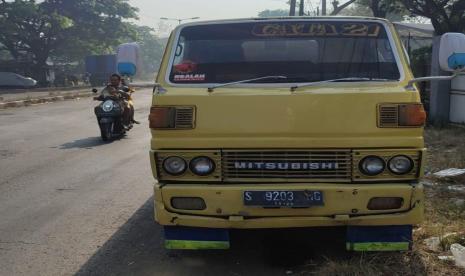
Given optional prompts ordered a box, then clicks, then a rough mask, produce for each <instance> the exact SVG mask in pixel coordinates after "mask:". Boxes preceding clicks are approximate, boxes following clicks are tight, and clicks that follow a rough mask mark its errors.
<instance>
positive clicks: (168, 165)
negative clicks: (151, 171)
mask: <svg viewBox="0 0 465 276" xmlns="http://www.w3.org/2000/svg"><path fill="white" fill-rule="evenodd" d="M163 169H164V170H165V171H166V172H167V173H169V174H171V175H181V174H183V173H184V172H185V171H186V169H187V164H186V161H184V159H182V158H181V157H178V156H171V157H168V158H166V159H165V161H163Z"/></svg>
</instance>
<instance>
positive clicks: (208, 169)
mask: <svg viewBox="0 0 465 276" xmlns="http://www.w3.org/2000/svg"><path fill="white" fill-rule="evenodd" d="M189 168H190V169H191V171H192V172H193V173H194V174H196V175H199V176H206V175H209V174H211V173H212V172H213V171H214V170H215V162H213V160H211V159H210V158H209V157H205V156H201V157H196V158H194V159H192V160H191V162H190V164H189Z"/></svg>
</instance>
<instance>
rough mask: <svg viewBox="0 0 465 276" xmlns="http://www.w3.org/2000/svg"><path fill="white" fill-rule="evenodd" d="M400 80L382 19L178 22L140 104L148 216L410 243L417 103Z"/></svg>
mask: <svg viewBox="0 0 465 276" xmlns="http://www.w3.org/2000/svg"><path fill="white" fill-rule="evenodd" d="M412 79H413V75H412V72H411V70H410V68H409V60H408V57H407V55H406V52H405V49H404V48H403V45H402V43H401V41H400V39H399V37H398V35H397V33H396V31H395V29H394V27H393V25H392V24H391V23H389V22H388V21H386V20H384V19H378V18H362V17H289V18H268V19H241V20H222V21H208V22H196V23H189V24H184V25H180V26H178V27H177V28H176V29H175V30H174V31H173V33H172V34H171V37H170V39H169V41H168V45H167V48H166V52H165V54H164V58H163V61H162V64H161V67H160V70H159V73H158V76H157V79H156V82H157V85H156V86H155V88H154V93H153V102H152V107H151V111H150V116H149V119H150V128H151V133H152V139H151V150H150V160H151V166H152V171H153V176H154V177H155V179H156V183H155V185H154V205H155V220H156V221H157V222H158V223H159V224H161V225H163V226H165V227H166V228H167V229H173V228H176V227H178V228H186V227H187V228H188V229H205V230H206V229H223V230H225V229H226V230H227V229H231V228H239V229H251V228H255V229H256V228H294V227H319V226H341V227H348V228H349V229H355V230H356V231H359V230H360V229H368V230H370V229H374V230H376V231H377V232H384V233H386V231H388V232H389V231H391V230H389V229H394V230H392V231H394V232H393V233H394V234H393V235H394V236H396V235H397V234H395V233H400V232H402V233H405V232H407V235H404V234H402V235H403V236H402V237H403V238H401V239H400V240H396V241H395V242H394V243H391V244H389V242H388V243H384V244H382V245H381V247H378V248H377V247H376V245H373V244H375V242H378V243H377V244H378V246H379V244H380V243H379V242H380V241H381V240H379V239H377V238H373V239H372V240H370V241H365V245H366V243H371V245H372V246H374V249H380V250H385V249H389V248H391V249H395V250H398V249H408V248H409V246H410V242H411V226H412V225H414V224H417V223H420V222H421V221H422V217H423V208H424V205H423V204H424V202H423V187H422V185H421V183H419V178H420V177H422V175H423V168H424V160H425V149H424V141H423V126H424V123H425V119H426V115H425V111H424V109H423V106H422V104H421V101H420V96H419V92H418V90H417V88H416V87H415V85H409V81H411V80H412ZM399 227H401V228H400V229H401V230H400V232H396V231H398V230H395V229H399ZM376 231H375V232H376ZM352 232H353V231H352ZM370 235H371V234H367V235H366V236H370ZM398 235H399V236H400V235H401V234H398ZM409 235H410V236H409ZM348 236H350V235H348ZM409 237H410V240H409V241H408V240H407V239H408V238H409ZM383 242H384V241H383ZM391 242H392V241H391ZM350 244H351V245H350V246H352V249H354V247H353V244H357V243H356V242H353V241H351V243H350ZM358 244H360V243H358ZM399 244H400V245H399ZM350 246H349V245H348V247H350ZM383 246H385V247H383ZM389 246H391V247H389ZM362 247H363V246H362ZM372 249H373V248H372Z"/></svg>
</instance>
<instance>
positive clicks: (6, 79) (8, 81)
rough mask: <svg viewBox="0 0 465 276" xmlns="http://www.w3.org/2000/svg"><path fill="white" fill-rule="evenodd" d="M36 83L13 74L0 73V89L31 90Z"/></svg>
mask: <svg viewBox="0 0 465 276" xmlns="http://www.w3.org/2000/svg"><path fill="white" fill-rule="evenodd" d="M36 85H37V81H36V80H34V79H32V78H29V77H25V76H22V75H19V74H16V73H13V72H0V87H1V88H4V87H13V88H31V87H34V86H36Z"/></svg>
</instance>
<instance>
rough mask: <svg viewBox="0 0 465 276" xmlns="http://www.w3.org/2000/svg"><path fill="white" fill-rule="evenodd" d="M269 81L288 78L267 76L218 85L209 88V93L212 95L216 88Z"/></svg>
mask: <svg viewBox="0 0 465 276" xmlns="http://www.w3.org/2000/svg"><path fill="white" fill-rule="evenodd" d="M267 79H287V77H286V76H265V77H260V78H255V79H248V80H241V81H233V82H227V83H222V84H218V85H214V86H211V87H208V92H210V93H211V92H213V91H214V90H215V89H216V88H219V87H225V86H230V85H234V84H241V83H248V82H253V81H259V80H267Z"/></svg>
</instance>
